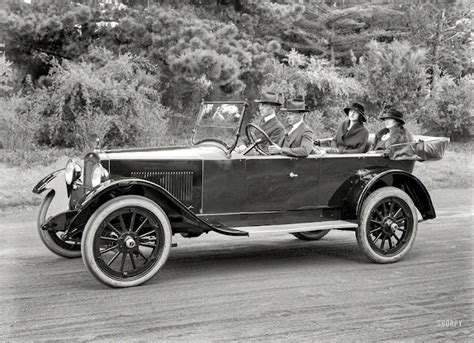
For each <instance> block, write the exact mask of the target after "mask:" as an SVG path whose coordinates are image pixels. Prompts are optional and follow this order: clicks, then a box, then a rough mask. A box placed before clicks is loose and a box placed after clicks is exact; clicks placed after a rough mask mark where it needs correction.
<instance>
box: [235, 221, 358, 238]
mask: <svg viewBox="0 0 474 343" xmlns="http://www.w3.org/2000/svg"><path fill="white" fill-rule="evenodd" d="M357 227H358V225H357V223H354V222H348V221H345V220H330V221H324V222H315V223H297V224H280V225H262V226H242V227H233V229H235V230H239V231H242V232H246V233H247V234H248V235H255V234H272V233H292V232H307V231H315V230H331V229H356V228H357Z"/></svg>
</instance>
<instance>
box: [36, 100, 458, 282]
mask: <svg viewBox="0 0 474 343" xmlns="http://www.w3.org/2000/svg"><path fill="white" fill-rule="evenodd" d="M246 109H247V104H246V102H243V101H233V102H231V101H230V102H216V101H214V102H203V103H202V105H201V109H200V112H199V114H198V116H197V121H196V125H195V127H194V130H193V140H192V145H191V146H185V147H164V148H147V149H122V150H105V151H102V150H100V149H96V150H95V151H94V152H91V153H89V154H87V155H86V156H85V158H84V164H83V166H82V167H81V166H79V164H78V163H76V162H74V161H72V160H70V161H69V162H68V163H67V165H66V167H65V168H64V169H61V170H58V171H56V172H54V173H52V174H50V175H48V176H46V177H45V178H44V179H43V180H41V181H40V182H39V183H38V184H37V185H36V186H35V188H34V190H33V191H34V192H35V193H44V194H45V197H44V200H43V203H42V204H41V207H40V211H39V216H38V231H39V233H40V236H41V239H42V241H43V242H44V244H45V245H46V247H47V248H49V249H50V250H51V251H52V252H53V253H55V254H57V255H60V256H63V257H68V258H74V257H79V256H82V258H83V260H84V264H85V265H86V267H87V269H88V270H89V271H90V272H91V273H92V275H94V276H95V277H96V278H97V279H98V280H99V281H101V282H103V283H105V284H106V285H108V286H111V287H130V286H136V285H140V284H142V283H144V282H146V281H147V280H149V279H150V278H152V277H153V276H154V275H155V274H156V273H157V272H158V271H159V270H160V268H161V267H162V266H163V265H164V263H165V262H166V260H167V258H168V255H169V253H170V250H171V247H172V237H173V235H176V234H180V235H182V236H184V237H189V238H192V237H197V236H200V235H202V234H203V233H208V232H211V231H214V232H217V233H219V234H223V235H230V236H252V235H253V234H256V233H264V234H268V235H271V234H274V233H282V232H283V233H289V234H292V235H293V236H295V237H296V238H298V239H302V240H318V239H321V238H322V237H324V236H325V235H326V234H327V233H328V232H329V231H330V230H333V229H339V230H352V231H354V232H355V233H356V238H357V242H358V244H359V246H360V248H361V250H362V252H363V253H364V254H365V255H366V256H367V257H368V258H369V259H370V260H372V261H374V262H377V263H391V262H396V261H398V260H400V259H401V258H403V257H404V256H405V255H406V254H407V253H408V251H409V250H410V249H411V247H412V246H413V242H414V240H415V236H416V233H417V228H418V222H419V221H421V220H427V219H433V218H435V217H436V214H435V209H434V207H433V204H432V202H431V199H430V195H429V194H428V192H427V190H426V188H425V187H424V186H423V184H422V183H421V182H420V180H419V179H417V178H416V177H415V176H413V175H412V171H413V167H414V164H415V161H416V160H419V159H426V158H427V157H426V156H428V155H430V151H431V152H432V150H433V149H434V150H435V151H436V154H435V155H436V158H440V157H441V156H442V154H443V152H444V149H445V148H446V145H447V144H448V141H449V140H448V139H445V138H433V137H418V140H419V141H418V142H417V143H415V144H413V143H411V144H412V145H413V152H414V154H413V155H411V156H408V157H407V158H399V157H397V158H393V156H396V147H393V150H394V151H393V153H391V154H390V155H389V156H388V157H386V156H384V155H383V154H382V153H375V154H363V153H358V154H326V155H323V156H321V155H310V156H309V157H307V158H293V157H288V156H280V155H272V156H270V155H267V154H266V153H265V150H264V149H260V146H261V144H262V143H263V142H264V141H265V140H267V139H268V140H269V138H268V137H265V136H264V138H263V139H261V138H259V139H256V137H257V135H256V132H257V131H261V129H260V128H259V127H258V126H256V125H254V124H248V125H246V126H245V130H244V127H243V122H244V117H245V115H246ZM244 132H245V134H246V135H247V137H248V139H249V140H250V141H251V142H252V144H251V145H250V146H249V148H248V149H247V151H245V152H244V153H237V152H235V151H234V148H235V146H236V144H237V141H238V139H239V136H240V135H241V134H243V133H244ZM258 136H261V135H258ZM430 149H431V150H430ZM404 150H405V151H406V149H404ZM423 154H425V155H426V156H422V155H423ZM431 155H432V154H431ZM420 156H421V157H420ZM391 157H392V158H391ZM428 158H429V156H428ZM419 215H421V218H422V219H419Z"/></svg>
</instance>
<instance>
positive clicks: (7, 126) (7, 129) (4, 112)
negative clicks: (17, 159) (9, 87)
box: [0, 95, 41, 150]
mask: <svg viewBox="0 0 474 343" xmlns="http://www.w3.org/2000/svg"><path fill="white" fill-rule="evenodd" d="M24 100H25V99H24V98H23V97H21V96H19V95H13V96H10V97H7V98H1V97H0V143H1V146H2V147H3V148H4V149H11V150H19V149H30V148H31V146H33V145H34V143H35V138H36V134H37V132H38V129H39V127H40V119H41V118H40V116H39V115H37V113H36V112H34V111H29V110H28V106H27V104H26V103H25V101H24Z"/></svg>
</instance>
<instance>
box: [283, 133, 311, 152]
mask: <svg viewBox="0 0 474 343" xmlns="http://www.w3.org/2000/svg"><path fill="white" fill-rule="evenodd" d="M311 151H313V132H312V131H311V130H306V131H304V132H303V134H302V137H301V144H300V146H299V147H295V148H282V149H281V153H282V154H284V155H287V156H292V157H308V155H309V154H310V153H311Z"/></svg>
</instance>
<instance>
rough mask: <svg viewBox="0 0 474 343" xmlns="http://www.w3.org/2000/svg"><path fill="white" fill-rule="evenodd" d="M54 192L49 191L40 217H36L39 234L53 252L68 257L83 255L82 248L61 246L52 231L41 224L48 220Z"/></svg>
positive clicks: (40, 210)
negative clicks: (47, 216) (71, 248)
mask: <svg viewBox="0 0 474 343" xmlns="http://www.w3.org/2000/svg"><path fill="white" fill-rule="evenodd" d="M53 198H54V192H52V191H51V192H49V193H48V194H46V196H45V197H44V199H43V201H42V202H41V205H40V209H39V212H38V217H37V219H36V227H37V230H38V234H39V236H40V238H41V241H42V242H43V244H44V245H45V246H46V248H48V249H49V250H50V251H51V252H53V253H55V254H56V255H58V256H61V257H66V258H78V257H81V250H80V249H78V250H70V249H66V248H63V247H61V246H59V245H58V244H57V243H56V242H55V241H54V239H53V238H52V237H51V235H52V233H51V232H49V231H47V230H42V229H41V226H42V225H43V223H44V221H45V220H46V214H47V212H48V209H49V206H50V205H51V201H53Z"/></svg>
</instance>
